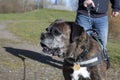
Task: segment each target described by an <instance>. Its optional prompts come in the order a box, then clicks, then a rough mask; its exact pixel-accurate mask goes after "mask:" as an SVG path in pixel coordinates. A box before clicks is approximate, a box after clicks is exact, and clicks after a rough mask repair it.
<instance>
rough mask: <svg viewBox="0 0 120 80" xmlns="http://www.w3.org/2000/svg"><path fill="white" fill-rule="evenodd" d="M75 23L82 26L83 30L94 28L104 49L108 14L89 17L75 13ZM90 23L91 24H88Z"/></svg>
mask: <svg viewBox="0 0 120 80" xmlns="http://www.w3.org/2000/svg"><path fill="white" fill-rule="evenodd" d="M76 23H77V24H78V25H80V26H82V27H83V28H84V29H85V30H88V29H91V28H92V29H94V30H96V31H97V32H98V38H99V40H100V42H101V43H102V45H103V48H104V49H106V45H107V37H108V16H104V17H100V18H90V21H89V17H88V16H85V15H82V14H77V16H76ZM90 23H91V26H92V27H91V26H90Z"/></svg>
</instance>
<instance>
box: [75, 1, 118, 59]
mask: <svg viewBox="0 0 120 80" xmlns="http://www.w3.org/2000/svg"><path fill="white" fill-rule="evenodd" d="M110 2H111V4H112V6H111V8H112V12H111V15H112V16H113V17H116V16H118V15H119V11H120V0H110ZM108 5H109V0H79V2H78V9H77V15H76V23H77V24H79V25H81V26H83V27H84V29H85V30H88V29H90V28H92V29H94V30H96V31H97V32H98V40H99V41H100V43H101V44H102V45H103V49H104V50H105V55H106V60H107V61H109V57H108V54H107V52H106V51H107V49H106V45H107V38H108V15H107V12H108ZM89 9H90V10H89Z"/></svg>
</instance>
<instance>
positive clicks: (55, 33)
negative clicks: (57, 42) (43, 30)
mask: <svg viewBox="0 0 120 80" xmlns="http://www.w3.org/2000/svg"><path fill="white" fill-rule="evenodd" d="M52 33H53V34H54V35H56V36H59V35H60V34H61V31H60V30H58V29H54V30H53V31H52Z"/></svg>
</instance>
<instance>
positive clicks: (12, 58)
mask: <svg viewBox="0 0 120 80" xmlns="http://www.w3.org/2000/svg"><path fill="white" fill-rule="evenodd" d="M10 22H11V21H6V22H0V80H62V72H61V71H62V70H61V68H62V61H61V60H59V59H58V60H56V58H55V57H54V58H51V57H49V56H46V55H43V54H42V53H40V52H41V47H40V46H39V45H31V44H29V43H27V41H23V40H21V39H20V38H19V37H17V36H15V35H13V34H12V33H11V32H9V31H8V30H6V27H7V24H9V23H10ZM52 75H53V76H52Z"/></svg>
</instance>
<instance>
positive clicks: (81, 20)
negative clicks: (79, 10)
mask: <svg viewBox="0 0 120 80" xmlns="http://www.w3.org/2000/svg"><path fill="white" fill-rule="evenodd" d="M75 22H76V23H77V24H78V25H80V26H82V27H83V28H84V29H85V30H88V29H90V27H91V26H90V23H89V18H88V17H87V16H84V15H81V14H77V16H76V20H75Z"/></svg>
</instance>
